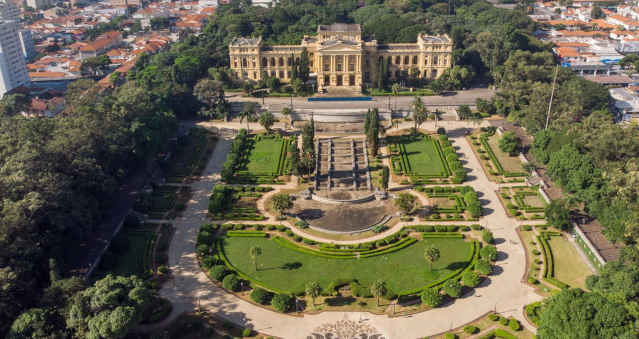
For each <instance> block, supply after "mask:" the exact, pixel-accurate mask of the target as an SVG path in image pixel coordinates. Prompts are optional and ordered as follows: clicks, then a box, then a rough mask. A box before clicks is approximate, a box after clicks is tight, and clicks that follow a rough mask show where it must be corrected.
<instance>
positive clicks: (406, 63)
mask: <svg viewBox="0 0 639 339" xmlns="http://www.w3.org/2000/svg"><path fill="white" fill-rule="evenodd" d="M409 61H410V59H409V57H408V55H404V65H408V64H409Z"/></svg>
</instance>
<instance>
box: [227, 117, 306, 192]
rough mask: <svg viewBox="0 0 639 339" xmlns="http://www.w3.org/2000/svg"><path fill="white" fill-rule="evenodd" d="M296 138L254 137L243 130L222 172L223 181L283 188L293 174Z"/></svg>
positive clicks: (261, 135)
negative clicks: (287, 177)
mask: <svg viewBox="0 0 639 339" xmlns="http://www.w3.org/2000/svg"><path fill="white" fill-rule="evenodd" d="M294 147H296V144H295V141H294V139H293V138H289V137H282V136H280V135H277V134H258V135H251V134H248V132H247V131H246V130H244V129H242V130H240V132H239V133H238V135H237V136H236V137H235V140H233V144H232V146H231V152H230V153H229V155H228V156H227V158H226V162H225V163H224V168H223V169H222V178H223V180H224V181H225V182H227V183H234V184H281V183H283V180H284V176H286V175H289V174H290V173H291V169H292V166H291V157H290V154H289V153H290V152H291V150H292V149H293V148H294Z"/></svg>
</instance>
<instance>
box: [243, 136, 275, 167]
mask: <svg viewBox="0 0 639 339" xmlns="http://www.w3.org/2000/svg"><path fill="white" fill-rule="evenodd" d="M281 147H282V139H275V138H262V139H261V140H260V141H255V144H254V148H253V149H252V150H251V154H250V155H249V162H248V165H247V166H246V167H247V168H246V169H247V170H248V171H249V173H251V174H272V173H277V163H278V160H279V158H280V149H281Z"/></svg>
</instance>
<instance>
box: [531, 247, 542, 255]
mask: <svg viewBox="0 0 639 339" xmlns="http://www.w3.org/2000/svg"><path fill="white" fill-rule="evenodd" d="M532 253H533V254H534V255H540V254H541V252H540V251H539V250H538V249H536V248H535V249H534V250H532Z"/></svg>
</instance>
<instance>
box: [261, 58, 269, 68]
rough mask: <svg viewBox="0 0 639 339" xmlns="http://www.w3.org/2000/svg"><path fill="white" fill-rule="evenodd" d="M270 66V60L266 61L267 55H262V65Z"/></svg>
mask: <svg viewBox="0 0 639 339" xmlns="http://www.w3.org/2000/svg"><path fill="white" fill-rule="evenodd" d="M266 66H268V62H267V61H266V58H265V57H262V67H266Z"/></svg>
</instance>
